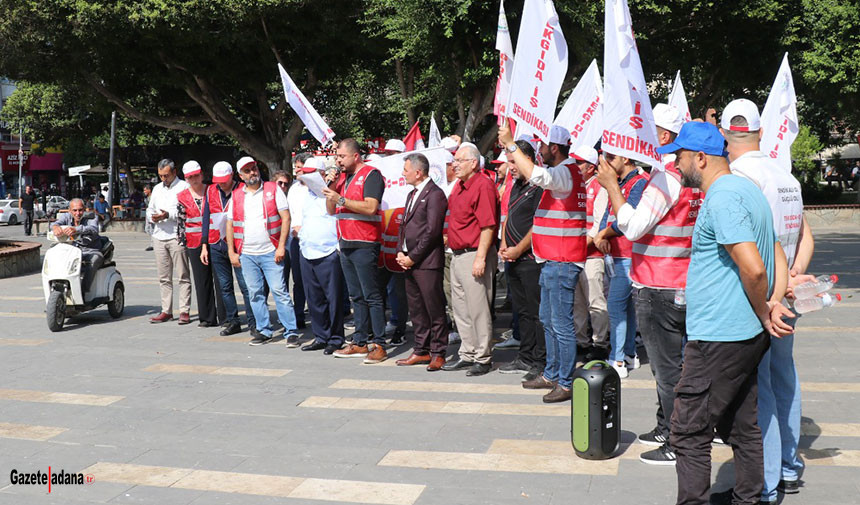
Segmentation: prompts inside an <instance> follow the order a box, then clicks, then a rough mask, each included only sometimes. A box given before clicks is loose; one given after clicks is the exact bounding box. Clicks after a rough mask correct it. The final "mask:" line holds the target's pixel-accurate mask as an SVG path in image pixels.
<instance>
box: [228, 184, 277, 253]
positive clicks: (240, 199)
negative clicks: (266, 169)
mask: <svg viewBox="0 0 860 505" xmlns="http://www.w3.org/2000/svg"><path fill="white" fill-rule="evenodd" d="M280 190H281V189H280V188H279V187H278V185H277V184H276V183H274V182H271V181H267V182H264V183H263V189H262V190H261V191H262V192H263V216H264V217H265V218H266V231H268V232H269V240H271V241H272V244H273V245H274V246H275V247H278V244H280V240H281V215H280V214H279V213H278V203H277V199H276V198H277V194H278V191H280ZM232 198H233V215H232V216H231V218H230V219H231V220H232V221H233V248H234V249H235V250H236V254H242V244H243V243H244V242H245V185H244V184H240V185H239V187H237V188H236V189H234V190H233V197H232Z"/></svg>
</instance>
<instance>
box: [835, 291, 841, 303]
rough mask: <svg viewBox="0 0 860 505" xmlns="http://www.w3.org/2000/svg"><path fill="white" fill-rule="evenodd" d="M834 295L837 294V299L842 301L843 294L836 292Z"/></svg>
mask: <svg viewBox="0 0 860 505" xmlns="http://www.w3.org/2000/svg"><path fill="white" fill-rule="evenodd" d="M833 296H835V297H836V301H837V302H841V301H842V295H840V294H839V293H835V294H834V295H833Z"/></svg>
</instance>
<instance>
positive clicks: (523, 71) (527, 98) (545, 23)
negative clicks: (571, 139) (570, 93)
mask: <svg viewBox="0 0 860 505" xmlns="http://www.w3.org/2000/svg"><path fill="white" fill-rule="evenodd" d="M565 74H567V42H565V40H564V34H563V33H562V32H561V25H559V22H558V14H556V12H555V6H554V5H553V3H552V0H526V2H525V5H523V15H522V21H521V22H520V33H519V36H518V37H517V54H516V58H514V66H513V71H512V78H511V94H510V98H509V99H508V107H507V108H506V112H507V115H508V116H510V117H512V118H514V119H515V120H516V122H517V134H518V135H519V134H521V133H524V132H526V131H532V132H534V133H535V134H536V135H537V136H538V137H540V139H541V140H543V141H544V142H549V127H550V125H551V124H552V120H553V118H554V117H555V106H556V103H557V102H558V93H559V91H561V85H562V82H563V81H564V76H565Z"/></svg>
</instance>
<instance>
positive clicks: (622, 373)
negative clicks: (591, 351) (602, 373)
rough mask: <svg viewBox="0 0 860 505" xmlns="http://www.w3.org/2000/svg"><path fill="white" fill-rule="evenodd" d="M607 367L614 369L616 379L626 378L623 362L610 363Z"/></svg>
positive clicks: (625, 367)
mask: <svg viewBox="0 0 860 505" xmlns="http://www.w3.org/2000/svg"><path fill="white" fill-rule="evenodd" d="M609 365H610V366H611V367H612V368H614V369H615V371H616V372H618V377H620V378H622V379H626V378H627V366H626V365H625V364H624V362H623V361H610V362H609Z"/></svg>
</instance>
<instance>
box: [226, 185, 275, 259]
mask: <svg viewBox="0 0 860 505" xmlns="http://www.w3.org/2000/svg"><path fill="white" fill-rule="evenodd" d="M243 191H245V224H244V226H243V228H244V235H245V238H244V239H243V243H242V254H247V255H249V256H259V255H261V254H271V253H273V252H275V246H274V245H273V244H272V241H271V240H270V239H269V232H268V231H267V230H266V215H265V213H264V211H263V184H260V187H259V189H257V191H254V192H253V193H251V192H250V191H248V186H243ZM234 201H235V199H234V198H231V199H230V203H229V204H227V215H228V216H230V217H232V216H233V202H234ZM275 204H276V205H277V206H278V210H279V211H281V210H289V208H290V206H289V204H288V203H287V195H285V194H284V192H283V191H281V190H280V188H278V189H276V190H275Z"/></svg>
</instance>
